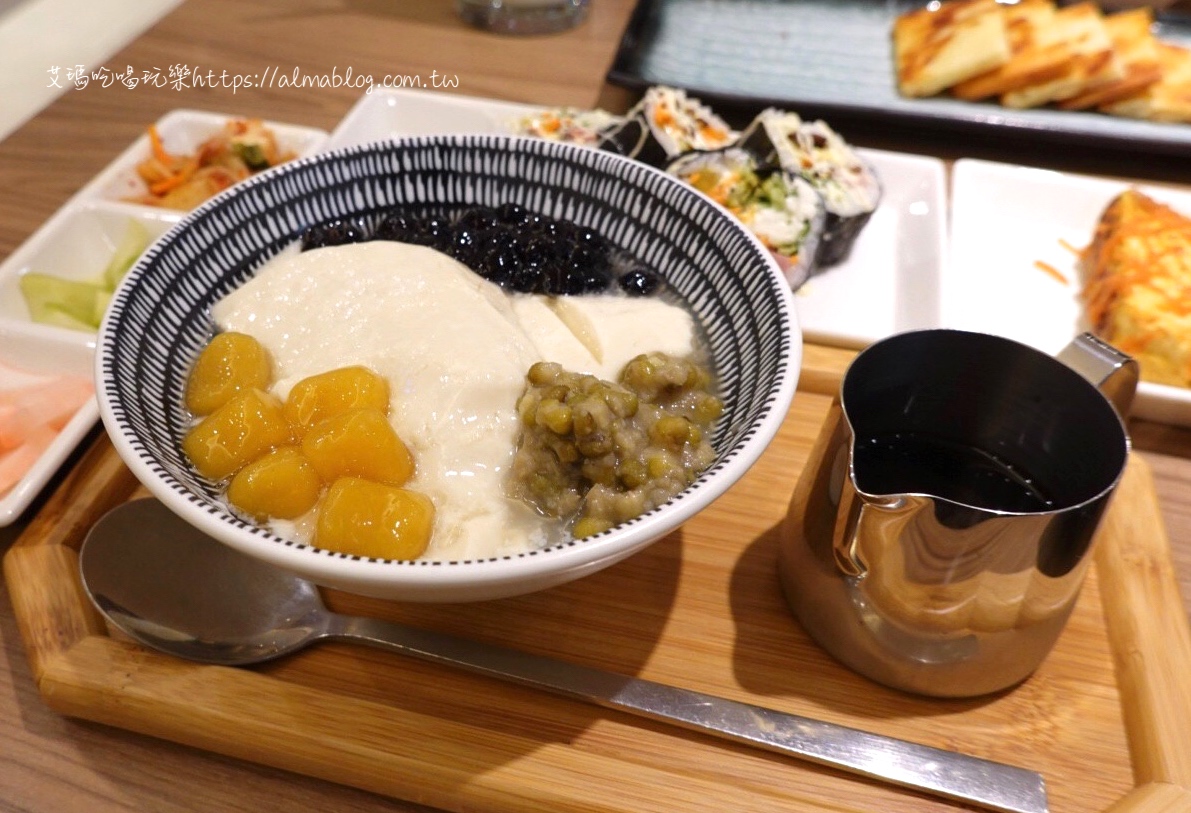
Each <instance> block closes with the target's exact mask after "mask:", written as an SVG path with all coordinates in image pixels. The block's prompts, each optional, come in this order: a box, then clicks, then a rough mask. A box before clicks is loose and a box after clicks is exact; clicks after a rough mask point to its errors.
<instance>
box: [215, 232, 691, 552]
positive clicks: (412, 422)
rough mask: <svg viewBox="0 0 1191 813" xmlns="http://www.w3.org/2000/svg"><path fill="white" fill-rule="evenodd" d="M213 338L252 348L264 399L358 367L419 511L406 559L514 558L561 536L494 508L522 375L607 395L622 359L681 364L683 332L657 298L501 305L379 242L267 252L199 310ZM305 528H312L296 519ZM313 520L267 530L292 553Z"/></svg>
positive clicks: (526, 512)
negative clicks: (373, 377) (418, 542)
mask: <svg viewBox="0 0 1191 813" xmlns="http://www.w3.org/2000/svg"><path fill="white" fill-rule="evenodd" d="M213 316H214V320H215V323H216V325H217V327H218V329H219V330H220V331H221V332H235V333H241V334H246V335H248V336H251V337H253V338H254V339H256V340H257V341H258V342H259V343H260V344H261V345H262V346H263V347H264V348H265V349H266V350H267V351H268V354H269V355H270V357H271V360H272V365H273V368H272V371H273V377H272V382H273V383H272V385H271V392H272V394H273V395H274V396H276V397H277V398H278V399H280V400H282V401H284V400H285V398H286V396H287V395H288V394H289V391H290V389H291V388H292V387H293V386H294V385H295V384H296V383H297V382H299V381H301V380H303V379H305V378H308V377H310V376H314V375H318V374H321V373H325V372H326V371H328V370H333V369H336V368H342V367H348V366H353V365H359V366H363V367H366V368H368V369H370V370H372V371H373V372H375V373H376V374H377V375H379V376H380V377H382V378H383V379H385V380H386V381H387V382H388V385H389V391H390V393H391V401H390V407H389V412H388V418H389V421H390V422H391V424H392V426H393V428H394V429H395V430H396V432H397V434H398V436H399V437H400V438H401V440H403V441H404V443H405V444H406V445H407V446H408V448H409V450H410V452H411V453H412V456H413V458H414V460H415V461H416V468H415V472H414V474H413V476H412V478H411V479H410V480H409V483H408V488H409V489H412V490H415V491H418V492H421V493H422V494H425V495H426V496H427V497H429V498H430V500H431V501H432V502H433V503H434V506H435V517H434V528H433V534H432V537H431V541H430V544H429V547H428V548H427V549H426V551H425V553H424V554H423V555H422V557H421V558H424V559H433V560H470V559H479V558H489V557H498V556H505V555H512V554H518V553H522V552H526V551H530V550H534V549H536V548H540V547H543V546H545V545H548V544H550V543H552V542H555V541H559V540H560V539H562V538H565V534H566V529H565V520H563V519H560V518H553V517H548V516H544V515H543V514H542V513H540V512H539V511H536V510H534V509H533V508H531V507H530V506H529V505H527V504H526V503H525V502H523V501H521V500H518V499H515V498H513V497H510V496H508V489H507V487H506V480H507V477H508V473H509V470H510V466H511V464H512V461H513V459H514V455H515V453H516V450H517V444H518V438H519V436H520V433H521V429H522V421H521V418H520V417H519V415H518V412H517V403H518V399H519V398H520V397H521V396H522V393H523V392H524V391H525V390H526V374H527V371H528V370H529V369H530V368H531V367H533V366H534V365H535V364H537V363H539V362H554V363H557V364H559V365H561V366H562V367H563V368H565V369H567V370H569V371H573V372H576V373H585V374H589V375H591V376H595V377H597V378H600V379H607V380H616V379H617V377H618V376H619V375H620V372H621V370H622V369H624V368H625V366H626V365H627V364H628V363H629V362H630V361H631V360H632V359H633V358H634V357H636V356H638V355H639V354H641V353H644V352H647V351H660V352H664V353H667V354H670V355H673V356H677V357H691V356H693V355H695V354H696V351H697V333H696V328H695V324H694V321H693V319H692V318H691V316H690V314H689V313H687V311H686V310H684V309H683V308H682V307H680V306H678V305H674V304H671V303H668V302H666V301H664V300H662V299H659V298H657V297H630V296H626V295H623V294H619V293H597V294H589V295H582V296H566V297H561V296H560V297H550V296H543V295H536V294H522V293H515V292H514V293H509V292H507V291H506V290H505V289H502V288H501V287H500V286H498V285H496V284H494V283H492V282H490V281H488V280H486V279H484V278H483V277H481V276H479V275H478V274H477V273H475V272H473V271H472V270H471V269H469V268H468V267H467V266H465V265H463V264H462V263H460V262H458V261H456V260H455V259H453V258H451V257H450V256H448V255H446V254H444V253H441V252H439V251H437V250H435V249H433V248H429V247H426V246H421V245H413V244H409V243H402V242H392V241H387V240H373V241H370V242H360V243H351V244H346V245H335V246H326V247H320V248H313V249H310V250H307V251H303V252H301V253H297V252H288V251H287V252H283V253H282V254H281V255H279V256H277V257H275V258H274V259H272V260H271V261H269V262H268V263H267V264H266V265H264V266H263V267H262V268H260V269H259V271H258V272H257V274H256V275H255V277H254V278H253V279H251V280H250V281H248V282H247V283H245V284H244V285H243V286H242V287H240V288H238V289H237V290H235V291H233V292H232V293H231V294H229V295H228V296H227V297H225V298H224V299H223V300H222V301H220V302H218V303H217V304H216V305H215V307H214V309H213ZM312 513H314V512H312ZM312 523H313V520H312V519H311V517H310V516H305V517H301V518H298V519H296V520H293V521H289V520H286V521H282V520H271V521H270V524H271V526H272V527H273V529H274V530H275V531H276V532H278V533H279V534H281V535H283V536H286V537H288V538H294V539H297V540H299V541H303V542H308V541H310V538H311V533H312Z"/></svg>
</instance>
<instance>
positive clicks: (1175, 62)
mask: <svg viewBox="0 0 1191 813" xmlns="http://www.w3.org/2000/svg"><path fill="white" fill-rule="evenodd" d="M1157 51H1158V64H1159V66H1160V69H1161V72H1162V78H1161V79H1159V80H1158V81H1157V82H1154V83H1153V84H1151V85H1149V86H1147V87H1146V88H1145V89H1144V90H1142V91H1141V92H1140V93H1136V94H1134V95H1132V96H1128V97H1126V98H1124V99H1119V100H1117V101H1114V102H1111V103H1109V104H1104V105H1101V106H1100V109H1101V110H1102V111H1104V112H1105V113H1112V114H1113V115H1115V116H1128V117H1129V118H1135V119H1147V120H1149V121H1173V122H1191V51H1188V50H1187V49H1186V48H1180V47H1179V46H1177V45H1171V44H1169V43H1165V42H1159V43H1157Z"/></svg>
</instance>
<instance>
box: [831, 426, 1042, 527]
mask: <svg viewBox="0 0 1191 813" xmlns="http://www.w3.org/2000/svg"><path fill="white" fill-rule="evenodd" d="M853 463H854V470H855V472H856V484H857V486H858V487H859V488H860V490H861V491H864V492H866V493H869V494H926V495H930V496H933V497H941V498H943V499H947V500H951V501H953V502H957V503H962V504H964V505H970V506H974V507H977V508H984V509H988V510H993V511H1008V512H1012V513H1030V512H1037V511H1049V510H1051V509H1053V508H1054V499H1053V497H1052V496H1049V495H1050V492H1049V491H1048V490H1047V489H1045V488H1043V487H1041V486H1040V485H1039V484H1038V483H1037V482H1035V480H1034V478H1033V477H1031V476H1030V475H1029V474H1028V473H1026V472H1023V471H1021V470H1020V469H1019V468H1017V467H1015V466H1013V465H1012V464H1010V463H1008V462H1007V461H1005V460H1003V459H1002V458H1000V457H998V456H997V455H995V454H992V453H990V452H987V451H985V450H983V449H979V448H976V447H973V446H969V445H966V444H962V443H956V442H954V441H950V440H947V439H944V438H940V437H938V436H936V435H931V434H927V433H923V432H897V433H893V434H889V435H881V436H878V437H868V438H861V439H858V440H857V441H856V444H855V450H854V456H853Z"/></svg>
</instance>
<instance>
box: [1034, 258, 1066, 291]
mask: <svg viewBox="0 0 1191 813" xmlns="http://www.w3.org/2000/svg"><path fill="white" fill-rule="evenodd" d="M1034 267H1035V268H1037V269H1039V270H1041V271H1045V272H1046V273H1047V274H1049V275H1050V276H1052V277H1054V278H1055V279H1057V280H1058V281H1059V282H1061V283H1063V284H1064V285H1067V284H1069V283H1070V282H1071V281H1070V280H1069V279H1067V277H1066V276H1065V275H1064V274H1063V272H1062V271H1060V270H1059V269H1057V268H1055V267H1054V266H1053V265H1050V264H1049V263H1044V262H1042V260H1034Z"/></svg>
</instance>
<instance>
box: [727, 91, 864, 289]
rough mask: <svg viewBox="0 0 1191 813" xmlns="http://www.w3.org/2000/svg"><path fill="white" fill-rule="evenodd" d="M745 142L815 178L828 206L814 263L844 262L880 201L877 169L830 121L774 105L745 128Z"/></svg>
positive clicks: (747, 146)
mask: <svg viewBox="0 0 1191 813" xmlns="http://www.w3.org/2000/svg"><path fill="white" fill-rule="evenodd" d="M740 145H741V146H742V147H743V148H744V149H747V150H749V151H750V152H751V153H753V155H754V156H756V157H757V159H758V160H759V161H761V162H767V161H776V162H777V163H778V164H779V165H780V166H781V167H782V168H783V169H785V170H787V171H788V172H796V173H798V174H799V175H801V176H802V177H803V178H806V180H808V181H810V183H811V184H812V185H813V186H814V187H815V189H817V190H818V192H819V194H820V195H822V196H823V202H824V204H825V205H826V207H827V221H826V224H825V225H824V228H823V239H822V240H820V242H819V249H818V255H817V256H816V258H815V264H816V266H818V267H819V268H827V267H829V266H832V265H835V264H836V263H839V262H841V261H842V260H844V259H845V258H846V257H847V256H848V253H849V252H850V251H851V250H852V246H853V244H854V243H855V242H856V238H857V237H858V236H859V235H860V232H861V230H862V229H863V228H864V226H865V224H867V223H868V221H869V218H870V217H872V214H873V212H874V211H875V210H876V208H877V204H878V203H879V202H880V199H881V182H880V179H879V178H878V177H877V173H876V171H875V170H874V169H873V167H872V166H871V165H870V164H869V163H868V162H867V161H865V160H864V159H863V158H861V157H860V155H859V154H858V153H857V152H856V150H855V149H854V148H853V147H852V146H851V145H850V144H848V143H847V142H846V141H845V140H844V139H843V137H842V136H840V135H839V133H837V132H835V130H833V129H831V127H830V126H829V125H828V124H827V123H826V122H823V121H812V122H807V121H803V120H802V119H801V118H800V117H799V116H798V114H796V113H789V112H784V111H781V110H775V109H769V110H765V111H764V112H762V113H761V114H760V115H759V116H758V117H757V118H756V119H755V120H754V121H753V123H752V124H750V125H749V126H748V128H746V130H745V131H744V133H743V134H742V135H741V140H740Z"/></svg>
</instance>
